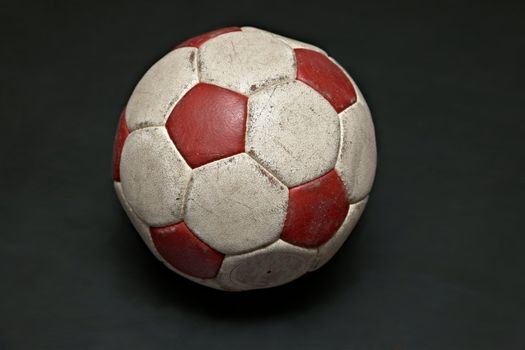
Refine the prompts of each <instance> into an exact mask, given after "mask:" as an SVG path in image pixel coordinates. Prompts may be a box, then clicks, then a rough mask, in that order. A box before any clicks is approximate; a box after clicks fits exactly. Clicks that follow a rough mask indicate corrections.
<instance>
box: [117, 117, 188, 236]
mask: <svg viewBox="0 0 525 350" xmlns="http://www.w3.org/2000/svg"><path fill="white" fill-rule="evenodd" d="M190 175H191V168H190V167H189V166H188V165H187V164H186V162H185V161H184V159H183V158H182V156H181V155H180V153H179V152H178V151H177V149H176V148H175V145H174V144H173V142H172V141H171V140H170V138H169V136H168V132H167V131H166V129H165V128H164V127H151V128H144V129H140V130H135V131H133V132H132V133H131V134H129V136H128V138H127V140H126V143H125V144H124V149H123V151H122V158H121V162H120V179H121V183H122V189H123V191H124V194H125V196H126V198H127V199H128V202H129V204H130V206H131V207H132V208H133V210H134V211H135V213H136V214H137V215H138V216H139V217H140V218H141V219H142V220H144V221H145V222H146V223H147V224H148V225H151V226H164V225H168V224H172V223H175V222H178V221H180V220H181V219H182V208H183V203H184V200H183V197H184V193H185V191H186V186H187V184H188V182H189V180H190Z"/></svg>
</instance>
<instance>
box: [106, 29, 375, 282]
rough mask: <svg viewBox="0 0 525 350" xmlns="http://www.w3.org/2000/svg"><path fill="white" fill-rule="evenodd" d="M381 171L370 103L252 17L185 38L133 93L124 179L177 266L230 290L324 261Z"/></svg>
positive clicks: (119, 149) (122, 150)
mask: <svg viewBox="0 0 525 350" xmlns="http://www.w3.org/2000/svg"><path fill="white" fill-rule="evenodd" d="M375 167H376V146H375V136H374V127H373V124H372V119H371V116H370V111H369V109H368V106H367V104H366V102H365V100H364V98H363V96H362V94H361V93H360V92H359V90H358V88H357V86H356V85H355V83H354V81H353V80H352V79H351V78H350V76H349V75H348V73H347V72H346V71H345V70H344V69H343V68H342V67H341V66H339V65H338V63H337V62H336V61H335V60H333V59H332V58H331V57H329V56H328V55H327V54H326V53H325V52H324V51H323V50H321V49H319V48H317V47H315V46H312V45H309V44H305V43H302V42H299V41H296V40H292V39H288V38H285V37H283V36H280V35H276V34H273V33H270V32H267V31H263V30H260V29H256V28H251V27H242V28H237V27H230V28H223V29H219V30H215V31H212V32H209V33H206V34H202V35H199V36H197V37H194V38H192V39H189V40H187V41H185V42H183V43H181V44H180V45H178V46H177V47H176V48H175V49H174V50H173V51H171V52H169V53H168V54H167V55H166V56H164V57H163V58H162V59H160V60H159V61H158V62H157V63H155V64H154V65H153V66H152V67H151V68H150V69H149V70H148V71H147V72H146V74H145V75H144V77H143V78H142V79H141V80H140V81H139V83H138V85H137V86H136V88H135V90H134V91H133V93H132V95H131V97H130V99H129V101H128V103H127V105H126V108H125V110H124V111H123V112H122V115H121V118H120V122H119V125H118V130H117V135H116V140H115V147H114V160H113V178H114V185H115V189H116V192H117V195H118V198H119V200H120V202H121V203H122V206H123V207H124V209H125V211H126V212H127V214H128V216H129V218H130V219H131V221H132V222H133V224H134V226H135V228H136V229H137V231H138V232H139V233H140V235H141V236H142V238H143V239H144V241H145V242H146V244H147V246H148V247H149V249H150V250H151V251H152V252H153V254H155V256H156V257H157V258H158V259H159V260H160V261H162V262H163V263H164V264H165V265H166V266H167V267H169V268H170V269H172V270H173V271H175V272H177V273H178V274H180V275H182V276H184V277H186V278H188V279H190V280H192V281H195V282H197V283H200V284H203V285H206V286H209V287H213V288H217V289H223V290H232V291H240V290H248V289H258V288H267V287H273V286H277V285H281V284H284V283H287V282H290V281H292V280H294V279H296V278H298V277H300V276H301V275H303V274H305V273H307V272H309V271H313V270H315V269H317V268H319V267H320V266H322V265H323V264H325V263H326V262H327V261H328V260H329V259H330V258H332V256H333V255H334V254H335V253H336V251H337V250H339V248H340V247H341V245H342V244H343V242H344V241H345V240H346V239H347V237H348V235H349V234H350V232H351V231H352V229H353V228H354V226H355V224H356V223H357V221H358V219H359V217H360V215H361V213H362V211H363V209H364V207H365V205H366V202H367V199H368V194H369V192H370V190H371V187H372V182H373V179H374V173H375Z"/></svg>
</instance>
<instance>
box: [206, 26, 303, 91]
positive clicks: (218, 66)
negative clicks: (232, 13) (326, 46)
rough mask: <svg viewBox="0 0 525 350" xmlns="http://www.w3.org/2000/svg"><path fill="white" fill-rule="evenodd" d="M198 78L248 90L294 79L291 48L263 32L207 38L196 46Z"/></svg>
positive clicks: (234, 33) (235, 89) (234, 88)
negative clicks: (207, 39)
mask: <svg viewBox="0 0 525 350" xmlns="http://www.w3.org/2000/svg"><path fill="white" fill-rule="evenodd" d="M199 73H200V78H201V81H202V82H206V83H211V84H216V85H220V86H223V87H225V88H228V89H231V90H234V91H238V92H240V93H242V94H245V95H248V94H251V93H253V92H255V91H257V90H259V89H261V88H263V87H265V86H268V85H271V84H275V83H278V82H283V81H291V80H293V79H295V75H296V71H295V58H294V53H293V50H292V49H291V48H290V47H289V46H288V45H286V44H285V43H284V42H282V41H281V40H278V39H276V38H273V37H271V36H269V35H265V34H264V33H257V32H250V33H245V32H233V33H227V34H223V35H221V36H219V37H216V38H214V39H212V40H209V41H207V42H206V43H205V44H204V45H202V46H201V48H200V50H199Z"/></svg>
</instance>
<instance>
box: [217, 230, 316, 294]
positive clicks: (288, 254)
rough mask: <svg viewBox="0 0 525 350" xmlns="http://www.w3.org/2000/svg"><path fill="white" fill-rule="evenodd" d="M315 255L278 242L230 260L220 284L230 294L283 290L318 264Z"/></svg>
mask: <svg viewBox="0 0 525 350" xmlns="http://www.w3.org/2000/svg"><path fill="white" fill-rule="evenodd" d="M315 254H316V250H315V249H305V248H301V247H297V246H294V245H291V244H288V243H286V242H284V241H282V240H278V241H276V242H275V243H272V244H271V245H269V246H267V247H264V248H261V249H258V250H256V251H253V252H249V253H245V254H240V255H233V256H226V257H225V258H224V261H223V263H222V266H221V269H220V270H219V274H218V275H217V281H218V282H219V285H220V286H221V287H222V288H224V289H226V290H249V289H258V288H270V287H275V286H279V285H281V284H285V283H287V282H290V281H292V280H294V279H296V278H298V277H300V276H302V275H303V274H304V273H305V272H307V271H308V270H309V269H310V268H311V266H312V264H313V263H314V261H315Z"/></svg>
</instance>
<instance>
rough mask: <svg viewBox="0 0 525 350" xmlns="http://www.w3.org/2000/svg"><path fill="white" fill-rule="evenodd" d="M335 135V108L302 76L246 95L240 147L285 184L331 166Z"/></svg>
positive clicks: (316, 174) (314, 175) (336, 146)
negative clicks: (247, 97) (244, 146)
mask: <svg viewBox="0 0 525 350" xmlns="http://www.w3.org/2000/svg"><path fill="white" fill-rule="evenodd" d="M339 138H340V130H339V117H338V115H337V113H336V112H335V110H334V109H333V108H332V106H331V105H330V104H329V103H328V101H326V100H325V99H324V98H323V97H322V96H321V95H320V94H318V93H317V92H316V91H314V90H313V89H312V88H310V87H309V86H307V85H306V84H304V83H302V82H299V81H293V82H290V83H284V84H279V85H274V86H273V87H270V88H267V89H264V90H262V91H260V92H258V93H256V94H255V95H253V96H250V98H249V99H248V122H247V132H246V152H248V153H249V154H250V155H251V156H253V157H254V158H255V159H257V160H258V161H259V162H260V163H261V164H262V165H263V166H264V167H265V168H266V169H268V170H269V171H270V172H271V173H272V174H275V175H276V176H277V178H279V179H280V180H281V181H282V182H283V183H284V184H285V185H286V186H288V187H293V186H297V185H299V184H301V183H304V182H307V181H310V180H313V179H315V178H317V177H319V176H321V175H323V174H325V173H326V172H328V171H329V170H330V169H332V168H333V167H334V165H335V161H336V158H337V153H338V149H339Z"/></svg>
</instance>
